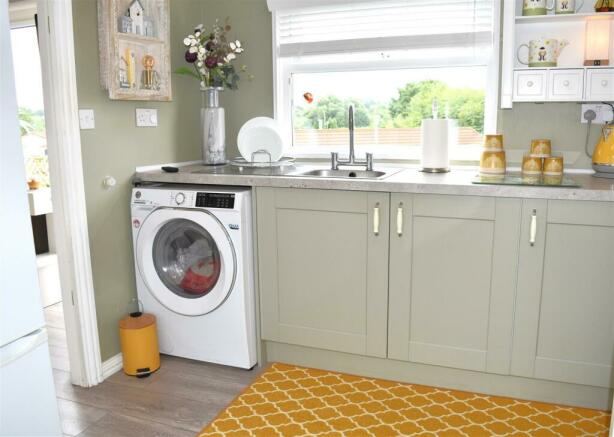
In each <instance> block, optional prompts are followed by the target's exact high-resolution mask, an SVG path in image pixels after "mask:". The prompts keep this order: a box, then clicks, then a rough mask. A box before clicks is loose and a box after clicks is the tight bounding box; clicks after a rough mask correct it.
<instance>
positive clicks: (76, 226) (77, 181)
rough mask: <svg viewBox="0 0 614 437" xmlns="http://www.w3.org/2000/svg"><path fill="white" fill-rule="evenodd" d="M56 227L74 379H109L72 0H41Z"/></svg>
mask: <svg viewBox="0 0 614 437" xmlns="http://www.w3.org/2000/svg"><path fill="white" fill-rule="evenodd" d="M37 2H38V32H39V47H40V56H41V69H42V78H43V94H44V103H45V125H46V131H47V150H48V155H49V170H50V171H49V173H50V178H51V194H52V199H53V214H54V220H53V231H54V233H55V236H56V239H57V253H58V260H59V268H60V282H61V284H62V302H63V306H64V319H65V320H64V321H65V323H66V337H67V343H68V350H69V360H70V370H71V381H72V383H73V384H76V385H80V386H83V387H91V386H94V385H96V384H99V383H100V382H102V380H103V373H102V362H101V357H100V343H99V338H98V324H97V321H96V305H95V301H94V284H93V280H92V266H91V262H90V246H89V237H88V228H87V215H86V204H85V186H84V183H83V163H82V159H81V137H80V132H79V120H78V102H77V77H76V73H75V51H74V44H73V22H72V2H71V1H70V0H60V1H58V0H37Z"/></svg>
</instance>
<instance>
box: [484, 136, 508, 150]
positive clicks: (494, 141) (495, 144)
mask: <svg viewBox="0 0 614 437" xmlns="http://www.w3.org/2000/svg"><path fill="white" fill-rule="evenodd" d="M484 150H503V135H500V134H498V135H484Z"/></svg>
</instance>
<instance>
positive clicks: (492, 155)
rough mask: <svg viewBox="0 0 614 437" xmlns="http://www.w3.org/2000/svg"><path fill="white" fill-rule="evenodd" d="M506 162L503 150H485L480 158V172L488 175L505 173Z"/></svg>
mask: <svg viewBox="0 0 614 437" xmlns="http://www.w3.org/2000/svg"><path fill="white" fill-rule="evenodd" d="M505 168H506V162H505V152H504V151H503V150H484V151H483V152H482V158H481V159H480V173H482V174H487V175H501V174H505Z"/></svg>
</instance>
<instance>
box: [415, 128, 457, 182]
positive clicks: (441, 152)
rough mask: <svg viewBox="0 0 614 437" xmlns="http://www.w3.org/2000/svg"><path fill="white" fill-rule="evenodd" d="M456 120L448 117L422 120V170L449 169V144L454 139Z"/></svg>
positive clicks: (436, 170)
mask: <svg viewBox="0 0 614 437" xmlns="http://www.w3.org/2000/svg"><path fill="white" fill-rule="evenodd" d="M457 136H458V130H457V128H456V121H455V120H449V119H426V120H422V160H421V166H422V171H425V172H429V173H445V172H447V171H450V156H449V151H450V145H451V144H452V143H453V142H454V141H456V138H457Z"/></svg>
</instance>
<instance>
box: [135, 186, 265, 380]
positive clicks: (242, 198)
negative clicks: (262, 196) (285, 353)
mask: <svg viewBox="0 0 614 437" xmlns="http://www.w3.org/2000/svg"><path fill="white" fill-rule="evenodd" d="M131 208H132V235H133V245H134V246H133V247H134V259H135V264H136V285H137V293H138V297H139V299H140V301H141V303H142V304H143V308H144V310H145V311H146V312H149V313H152V314H154V315H155V316H156V318H157V323H158V341H159V346H160V352H162V353H165V354H169V355H175V356H180V357H185V358H191V359H195V360H201V361H208V362H212V363H218V364H225V365H229V366H235V367H242V368H245V369H249V368H252V367H253V366H254V365H255V364H256V325H255V304H254V279H253V251H252V232H251V229H252V218H251V192H250V190H249V189H246V188H233V189H229V188H226V187H224V188H221V187H209V186H184V185H157V186H144V187H136V188H134V189H133V190H132V200H131Z"/></svg>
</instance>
